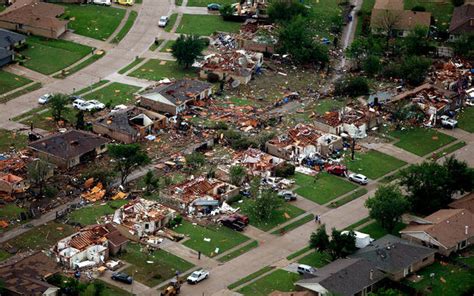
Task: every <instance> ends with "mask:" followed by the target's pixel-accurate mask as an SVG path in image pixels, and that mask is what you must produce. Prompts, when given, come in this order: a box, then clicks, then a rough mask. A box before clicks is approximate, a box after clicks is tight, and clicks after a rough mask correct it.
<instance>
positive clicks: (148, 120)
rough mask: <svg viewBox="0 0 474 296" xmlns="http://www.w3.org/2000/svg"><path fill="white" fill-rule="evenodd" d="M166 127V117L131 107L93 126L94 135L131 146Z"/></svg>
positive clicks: (113, 113) (104, 118)
mask: <svg viewBox="0 0 474 296" xmlns="http://www.w3.org/2000/svg"><path fill="white" fill-rule="evenodd" d="M166 125H167V118H166V116H164V115H161V114H158V113H156V112H153V111H150V110H147V109H144V108H140V107H129V108H127V109H125V110H119V111H116V112H111V113H109V114H108V115H106V116H103V117H101V118H99V119H97V120H96V121H95V122H94V123H93V124H92V130H93V131H94V133H97V134H100V135H105V136H107V137H109V138H112V139H114V140H117V141H119V142H122V143H125V144H130V143H135V142H137V141H139V140H141V139H143V138H144V137H145V136H147V135H149V134H153V133H155V132H156V131H159V130H161V129H163V128H166Z"/></svg>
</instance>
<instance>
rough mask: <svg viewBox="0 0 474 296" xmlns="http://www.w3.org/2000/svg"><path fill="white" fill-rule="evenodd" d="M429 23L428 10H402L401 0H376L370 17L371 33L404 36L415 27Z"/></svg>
mask: <svg viewBox="0 0 474 296" xmlns="http://www.w3.org/2000/svg"><path fill="white" fill-rule="evenodd" d="M430 25H431V13H430V12H425V11H412V10H404V2H403V0H376V1H375V5H374V8H373V9H372V13H371V17H370V28H371V30H372V33H373V34H383V35H387V34H389V35H390V36H398V37H405V36H407V35H408V34H409V33H410V31H412V30H413V29H415V28H416V27H425V28H429V27H430Z"/></svg>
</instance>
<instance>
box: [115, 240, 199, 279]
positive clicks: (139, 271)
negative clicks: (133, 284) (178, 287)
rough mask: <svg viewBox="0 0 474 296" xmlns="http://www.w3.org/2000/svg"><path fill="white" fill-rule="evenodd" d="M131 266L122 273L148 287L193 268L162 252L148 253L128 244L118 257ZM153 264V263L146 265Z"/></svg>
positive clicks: (187, 263)
mask: <svg viewBox="0 0 474 296" xmlns="http://www.w3.org/2000/svg"><path fill="white" fill-rule="evenodd" d="M119 258H120V259H121V260H124V261H126V262H128V263H130V264H132V266H130V267H127V268H126V269H125V270H124V272H125V273H128V274H130V275H131V274H134V279H135V280H137V281H138V282H140V283H143V284H145V285H147V286H149V287H154V286H156V285H158V284H160V283H162V282H164V281H166V280H168V279H171V278H172V277H174V276H175V275H176V271H179V272H181V273H182V272H185V271H187V270H188V269H191V268H193V267H194V265H193V264H191V263H189V262H188V261H186V260H184V259H181V258H179V257H177V256H175V255H173V254H171V253H168V252H166V251H164V250H155V251H151V252H150V253H149V252H148V251H147V250H145V249H143V250H142V249H141V245H139V244H128V246H127V251H126V252H125V253H123V254H121V255H120V257H119ZM147 261H148V262H153V263H147Z"/></svg>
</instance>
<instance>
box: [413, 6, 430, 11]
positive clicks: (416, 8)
mask: <svg viewBox="0 0 474 296" xmlns="http://www.w3.org/2000/svg"><path fill="white" fill-rule="evenodd" d="M411 11H426V8H425V7H424V6H421V5H417V6H414V7H413V8H412V9H411Z"/></svg>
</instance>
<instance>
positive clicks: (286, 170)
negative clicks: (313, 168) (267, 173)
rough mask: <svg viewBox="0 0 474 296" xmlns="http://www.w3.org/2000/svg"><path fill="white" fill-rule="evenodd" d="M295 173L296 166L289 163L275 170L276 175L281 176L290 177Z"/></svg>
mask: <svg viewBox="0 0 474 296" xmlns="http://www.w3.org/2000/svg"><path fill="white" fill-rule="evenodd" d="M294 174H295V166H294V165H292V164H289V163H286V164H285V165H282V166H280V167H277V168H276V170H275V176H276V177H280V178H288V177H291V176H293V175H294Z"/></svg>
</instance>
